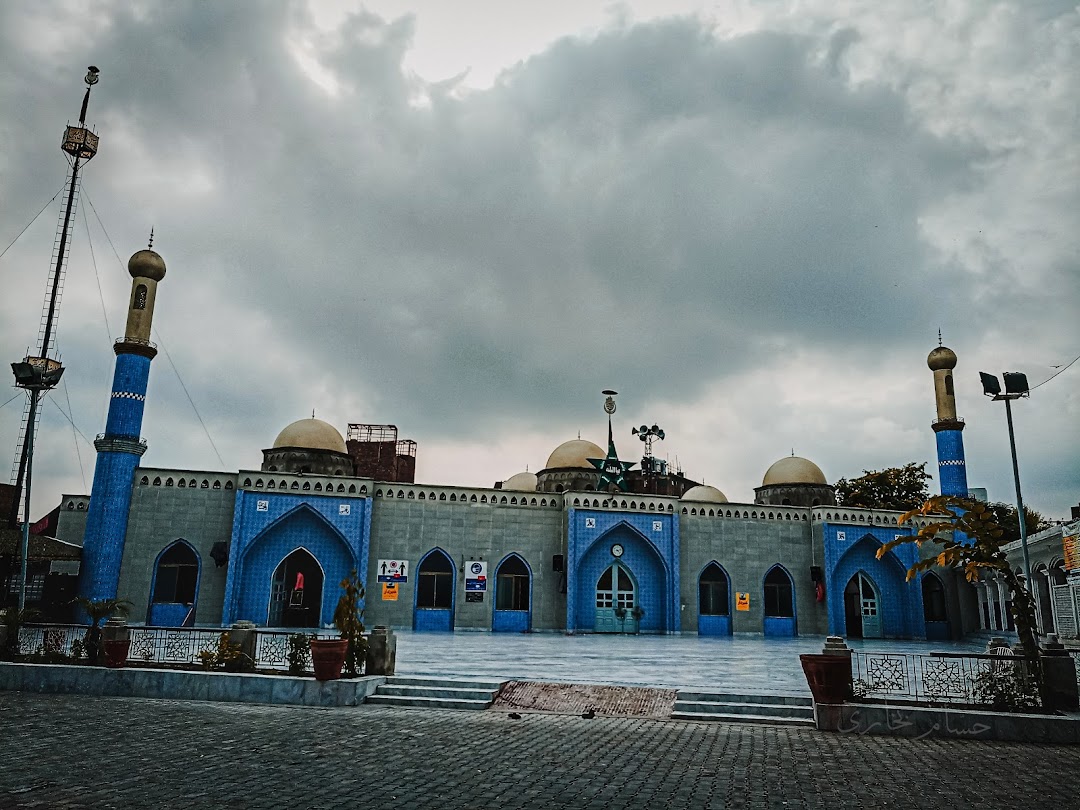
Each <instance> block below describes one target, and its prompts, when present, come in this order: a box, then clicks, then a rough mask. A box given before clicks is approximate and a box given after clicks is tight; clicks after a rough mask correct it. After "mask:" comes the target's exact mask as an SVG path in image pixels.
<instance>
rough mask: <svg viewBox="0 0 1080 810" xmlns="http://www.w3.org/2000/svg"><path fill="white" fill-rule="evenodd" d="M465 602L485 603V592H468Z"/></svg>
mask: <svg viewBox="0 0 1080 810" xmlns="http://www.w3.org/2000/svg"><path fill="white" fill-rule="evenodd" d="M465 601H466V602H483V601H484V592H483V591H466V593H465Z"/></svg>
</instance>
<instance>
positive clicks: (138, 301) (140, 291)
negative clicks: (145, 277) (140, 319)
mask: <svg viewBox="0 0 1080 810" xmlns="http://www.w3.org/2000/svg"><path fill="white" fill-rule="evenodd" d="M132 309H146V285H145V284H140V285H139V286H138V287H136V288H135V303H134V305H133V306H132Z"/></svg>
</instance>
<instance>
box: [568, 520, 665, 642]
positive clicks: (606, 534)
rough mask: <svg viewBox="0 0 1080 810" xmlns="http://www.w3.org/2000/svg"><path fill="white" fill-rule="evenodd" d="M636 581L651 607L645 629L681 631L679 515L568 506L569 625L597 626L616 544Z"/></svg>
mask: <svg viewBox="0 0 1080 810" xmlns="http://www.w3.org/2000/svg"><path fill="white" fill-rule="evenodd" d="M615 543H618V544H620V545H622V547H623V549H624V553H623V556H622V557H621V558H620V559H619V562H620V563H622V564H623V565H624V566H625V567H626V568H627V569H629V571H630V573H631V576H632V579H633V580H634V584H635V589H636V593H635V598H636V604H637V605H638V606H639V607H640V608H641V609H643V610H644V611H645V612H644V614H643V615H642V616H641V619H640V622H639V624H638V629H639V630H640V632H642V633H671V632H675V631H676V630H677V629H678V627H677V620H678V616H679V596H680V595H679V529H678V520H677V519H676V518H675V517H674V516H672V515H667V514H657V513H647V514H640V513H631V512H609V511H599V510H590V509H570V510H568V528H567V560H566V563H567V580H566V581H567V586H566V590H567V599H566V628H567V630H568V631H569V632H575V631H589V630H592V629H593V628H594V622H595V611H596V584H597V581H598V580H599V579H600V576H601V574H603V572H604V571H605V570H606V569H607V568H609V567H610V566H611V565H612V563H613V562H614V561H615V557H613V556H612V554H611V547H612V545H614V544H615Z"/></svg>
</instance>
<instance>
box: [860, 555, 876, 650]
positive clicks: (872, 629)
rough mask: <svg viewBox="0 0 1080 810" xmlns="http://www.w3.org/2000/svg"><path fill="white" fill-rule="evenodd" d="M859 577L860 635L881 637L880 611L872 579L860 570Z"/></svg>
mask: <svg viewBox="0 0 1080 810" xmlns="http://www.w3.org/2000/svg"><path fill="white" fill-rule="evenodd" d="M857 576H858V578H859V591H860V595H861V599H860V600H859V601H860V603H861V606H862V636H863V638H881V636H882V633H881V611H880V610H879V609H878V604H879V602H878V593H877V587H876V586H875V585H874V581H873V580H872V579H870V577H868V576H866V574H864V573H862V572H861V571H860V572H859V573H858V574H857Z"/></svg>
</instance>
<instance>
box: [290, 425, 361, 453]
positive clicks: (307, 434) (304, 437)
mask: <svg viewBox="0 0 1080 810" xmlns="http://www.w3.org/2000/svg"><path fill="white" fill-rule="evenodd" d="M274 447H303V448H304V449H306V450H332V451H333V452H335V453H343V454H345V453H348V450H347V449H346V447H345V440H344V439H343V438H341V434H340V433H338V431H337V428H336V427H334V426H333V425H331V424H328V423H327V422H324V421H323V420H321V419H301V420H300V421H299V422H293V423H292V424H291V425H289V426H288V427H286V428H285V429H284V430H283V431H281V433H279V434H278V437H277V438H276V439H274Z"/></svg>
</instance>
